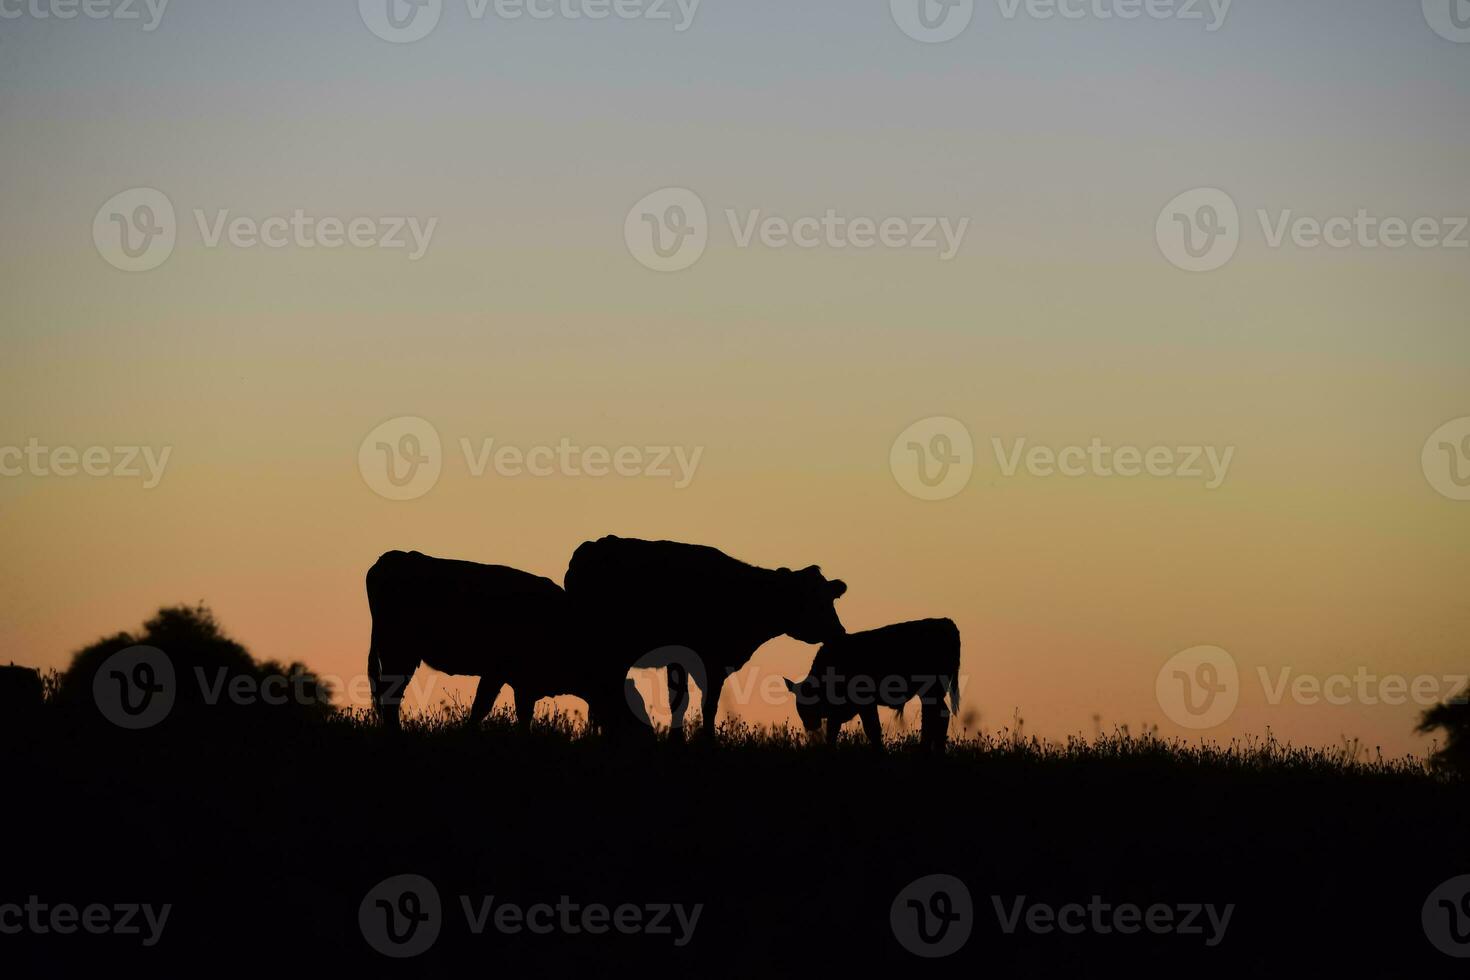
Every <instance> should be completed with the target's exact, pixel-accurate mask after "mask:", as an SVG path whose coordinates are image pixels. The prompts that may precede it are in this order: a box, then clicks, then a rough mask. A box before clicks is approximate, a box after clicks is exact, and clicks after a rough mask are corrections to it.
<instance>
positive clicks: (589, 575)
mask: <svg viewBox="0 0 1470 980" xmlns="http://www.w3.org/2000/svg"><path fill="white" fill-rule="evenodd" d="M566 587H567V597H568V599H569V600H570V601H571V606H572V613H573V616H574V618H575V620H576V622H577V628H578V630H579V632H580V640H579V644H580V645H581V647H582V648H583V649H584V651H585V652H584V654H583V663H585V664H587V665H588V666H589V668H590V669H593V670H594V671H595V676H592V677H589V683H593V684H595V685H596V688H597V689H596V691H595V692H594V694H593V697H592V698H590V699H589V701H591V702H592V712H593V715H594V716H595V717H596V718H598V720H599V721H601V722H602V723H603V725H604V727H608V725H609V724H612V725H617V723H618V722H617V720H621V721H623V722H626V721H627V720H628V719H629V718H631V713H630V712H629V711H628V709H627V707H625V706H623V705H622V700H623V697H622V695H623V691H624V680H625V678H626V677H627V673H628V670H629V669H630V668H632V667H634V666H635V665H636V666H639V667H666V668H668V682H669V703H670V704H671V705H673V706H674V725H673V735H674V737H675V738H682V737H683V731H684V728H683V723H684V718H683V707H684V705H685V704H686V703H687V700H688V683H689V677H688V674H689V670H688V663H689V658H688V654H689V652H690V651H693V653H694V654H696V655H697V658H698V662H699V664H700V665H701V666H702V667H703V673H704V676H703V677H700V676H698V675H696V677H695V680H696V682H698V683H699V686H700V688H701V690H702V693H703V695H704V722H703V725H704V732H705V734H706V735H713V734H714V730H715V712H716V710H717V709H718V706H719V703H720V689H721V688H722V687H723V686H724V683H725V678H726V677H728V676H729V675H730V674H731V673H733V672H734V671H736V670H739V669H740V668H741V667H743V666H745V664H746V663H747V662H748V661H749V660H750V658H751V657H752V656H754V655H755V651H756V650H757V649H758V648H759V647H760V646H761V644H763V643H765V642H766V641H767V640H770V639H772V638H774V637H777V636H780V635H782V634H783V633H784V634H786V635H788V636H791V637H794V638H796V639H798V640H801V641H803V642H805V643H821V642H823V641H824V640H829V639H832V638H833V637H837V636H841V635H842V632H843V629H842V621H841V620H840V619H838V617H837V610H836V608H835V606H834V603H835V602H836V600H837V598H838V597H839V596H841V595H842V594H843V593H844V592H846V591H847V586H846V585H845V584H843V583H842V582H840V581H836V580H830V579H827V578H825V577H824V576H823V575H822V570H821V569H820V568H818V567H817V566H816V565H812V566H810V567H808V568H804V569H802V570H801V571H792V570H791V569H789V568H781V569H769V568H759V567H757V566H755V565H748V564H746V563H745V562H743V561H739V560H737V559H735V558H731V557H730V556H729V555H727V554H725V553H724V552H722V551H720V550H718V549H716V548H711V547H708V546H705V545H695V544H682V543H679V542H677V541H641V540H638V539H636V538H618V537H612V536H609V537H605V538H602V539H600V540H597V541H588V542H586V543H584V544H582V545H581V546H579V547H578V548H577V550H576V552H575V553H574V554H573V555H572V560H571V564H570V565H569V566H568V568H567V574H566Z"/></svg>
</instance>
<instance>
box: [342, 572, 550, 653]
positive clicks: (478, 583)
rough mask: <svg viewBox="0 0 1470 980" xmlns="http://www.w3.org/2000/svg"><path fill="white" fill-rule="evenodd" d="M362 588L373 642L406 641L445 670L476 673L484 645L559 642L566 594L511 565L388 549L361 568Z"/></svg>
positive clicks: (507, 646) (511, 646)
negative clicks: (364, 571)
mask: <svg viewBox="0 0 1470 980" xmlns="http://www.w3.org/2000/svg"><path fill="white" fill-rule="evenodd" d="M367 594H368V606H369V608H370V609H371V611H372V616H373V632H374V642H375V643H376V642H379V641H382V642H388V643H411V644H413V645H414V647H415V648H416V649H420V650H422V651H423V652H424V655H425V656H424V659H425V661H426V662H427V663H428V664H429V665H430V666H431V667H434V668H436V669H439V670H445V671H448V672H450V673H478V672H479V668H480V667H481V666H482V665H483V663H484V657H483V651H484V649H486V646H487V645H490V644H493V645H494V646H495V647H496V648H499V649H510V650H516V649H522V648H527V647H531V648H536V649H541V650H545V649H547V648H548V647H553V646H554V647H557V648H564V647H565V646H566V630H567V624H568V615H567V608H566V594H565V593H564V592H563V591H562V589H561V586H559V585H557V584H556V583H555V582H553V581H552V580H551V579H549V578H546V577H544V576H541V575H534V574H532V573H530V572H526V571H522V570H520V569H518V568H509V567H507V566H504V565H482V564H480V563H478V562H471V561H459V560H456V559H450V558H434V557H431V556H429V555H424V554H420V553H419V552H417V551H413V552H403V551H390V552H388V553H386V554H384V555H383V556H382V557H380V558H379V559H378V561H377V562H376V563H375V564H374V565H373V567H372V568H371V569H370V570H369V571H368V574H367Z"/></svg>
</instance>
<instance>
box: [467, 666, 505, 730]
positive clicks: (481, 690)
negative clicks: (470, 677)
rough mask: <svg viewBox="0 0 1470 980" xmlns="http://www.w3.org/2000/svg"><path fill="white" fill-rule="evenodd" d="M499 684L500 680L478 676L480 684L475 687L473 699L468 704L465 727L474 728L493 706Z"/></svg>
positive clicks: (498, 690)
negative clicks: (468, 711) (468, 709)
mask: <svg viewBox="0 0 1470 980" xmlns="http://www.w3.org/2000/svg"><path fill="white" fill-rule="evenodd" d="M500 684H501V682H500V681H497V680H491V679H490V678H489V677H481V678H480V685H479V686H478V687H476V688H475V700H474V702H473V703H472V704H471V705H470V716H469V717H468V718H466V719H465V726H466V727H468V728H474V727H475V726H476V725H478V724H479V723H480V722H481V721H483V720H484V719H485V716H486V715H488V714H489V713H490V709H491V708H493V707H495V696H496V695H498V694H499V693H500Z"/></svg>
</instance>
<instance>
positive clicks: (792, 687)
mask: <svg viewBox="0 0 1470 980" xmlns="http://www.w3.org/2000/svg"><path fill="white" fill-rule="evenodd" d="M782 680H784V681H786V690H788V691H790V692H791V693H792V694H794V695H796V716H797V717H798V718H800V719H801V727H802V728H805V729H806V730H807V734H809V735H814V736H819V735H820V734H821V730H822V697H821V693H822V692H821V689H820V686H819V685H818V683H817V679H816V678H815V677H808V678H807V679H806V680H804V681H800V682H798V681H793V680H791V679H790V678H787V677H783V678H782Z"/></svg>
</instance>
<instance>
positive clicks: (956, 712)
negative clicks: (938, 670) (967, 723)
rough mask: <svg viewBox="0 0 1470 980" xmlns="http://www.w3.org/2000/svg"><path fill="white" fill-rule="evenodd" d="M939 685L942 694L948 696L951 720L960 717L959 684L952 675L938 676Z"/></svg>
mask: <svg viewBox="0 0 1470 980" xmlns="http://www.w3.org/2000/svg"><path fill="white" fill-rule="evenodd" d="M939 683H940V684H941V685H942V686H943V687H944V693H945V694H947V695H949V715H950V717H951V718H958V717H959V716H960V684H959V679H958V678H957V677H955V675H954V674H940V675H939Z"/></svg>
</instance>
